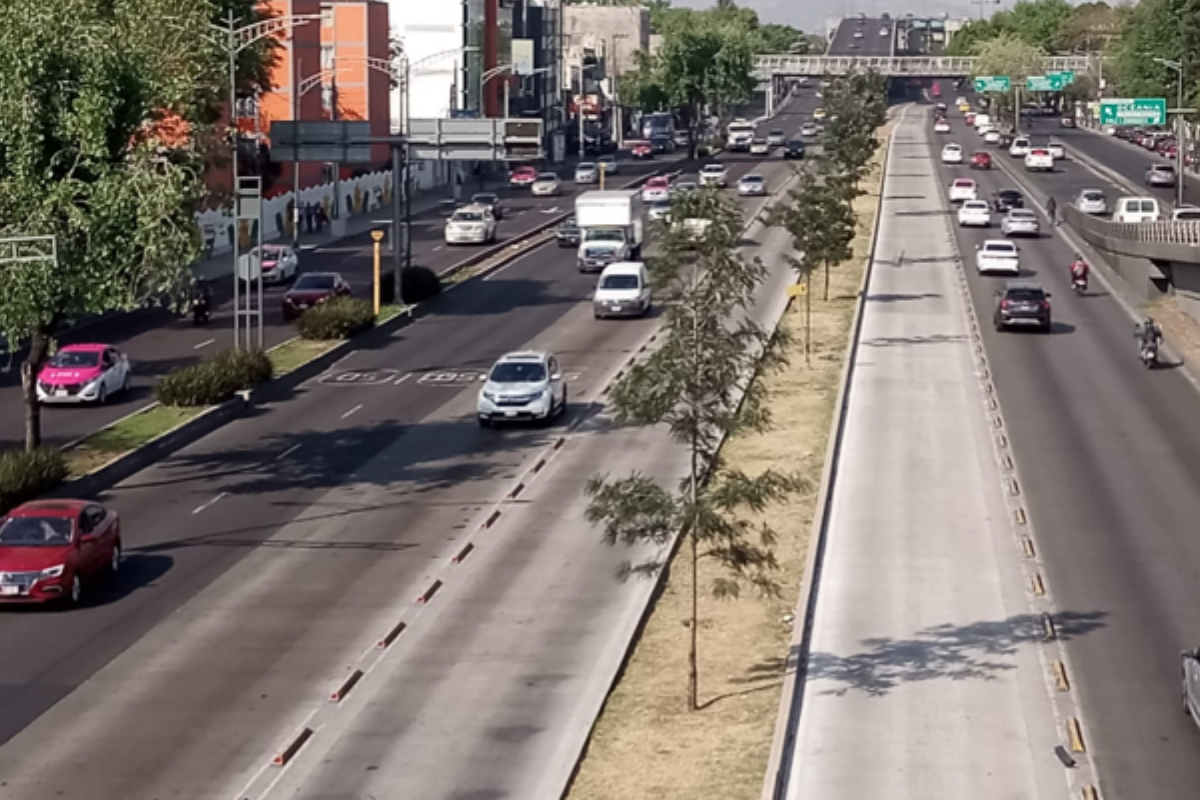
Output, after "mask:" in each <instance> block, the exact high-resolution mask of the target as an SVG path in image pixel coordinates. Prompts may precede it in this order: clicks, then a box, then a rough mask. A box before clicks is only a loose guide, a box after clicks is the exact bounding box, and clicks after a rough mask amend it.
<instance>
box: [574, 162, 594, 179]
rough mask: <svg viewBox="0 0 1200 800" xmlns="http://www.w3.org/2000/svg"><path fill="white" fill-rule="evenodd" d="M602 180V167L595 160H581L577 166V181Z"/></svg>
mask: <svg viewBox="0 0 1200 800" xmlns="http://www.w3.org/2000/svg"><path fill="white" fill-rule="evenodd" d="M599 180H600V168H599V167H597V166H596V163H595V162H594V161H581V162H580V163H579V164H577V165H576V167H575V182H576V183H597V182H598V181H599Z"/></svg>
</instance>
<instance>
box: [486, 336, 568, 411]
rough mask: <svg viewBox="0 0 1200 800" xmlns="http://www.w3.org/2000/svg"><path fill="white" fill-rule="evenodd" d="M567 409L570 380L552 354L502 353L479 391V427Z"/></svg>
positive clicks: (533, 352) (531, 352) (530, 352)
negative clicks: (568, 383) (568, 382)
mask: <svg viewBox="0 0 1200 800" xmlns="http://www.w3.org/2000/svg"><path fill="white" fill-rule="evenodd" d="M566 409H567V383H566V380H565V379H564V378H563V372H562V367H561V366H559V363H558V359H557V358H556V357H555V356H553V355H551V354H550V353H544V352H535V351H528V350H527V351H522V352H518V353H509V354H508V355H505V356H501V357H500V360H499V361H497V362H496V363H495V364H494V365H493V366H492V371H491V372H490V373H488V377H487V382H486V383H484V384H483V388H482V389H480V390H479V401H478V404H477V411H478V415H479V426H480V427H481V428H488V427H491V425H492V423H494V422H497V421H508V422H518V421H538V420H546V421H548V420H550V419H552V418H553V417H556V416H558V415H559V414H561V413H563V412H564V411H566Z"/></svg>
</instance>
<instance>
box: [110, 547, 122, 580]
mask: <svg viewBox="0 0 1200 800" xmlns="http://www.w3.org/2000/svg"><path fill="white" fill-rule="evenodd" d="M108 571H109V573H110V574H112V575H116V574H117V573H118V572H120V571H121V545H120V543H117V544H115V545H113V549H112V555H111V556H110V557H109V559H108Z"/></svg>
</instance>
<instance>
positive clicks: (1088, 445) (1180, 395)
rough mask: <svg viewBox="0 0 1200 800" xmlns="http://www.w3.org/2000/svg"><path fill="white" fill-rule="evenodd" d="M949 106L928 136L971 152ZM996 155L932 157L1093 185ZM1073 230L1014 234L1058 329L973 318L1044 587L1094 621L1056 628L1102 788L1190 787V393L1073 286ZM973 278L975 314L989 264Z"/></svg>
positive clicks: (1193, 746)
mask: <svg viewBox="0 0 1200 800" xmlns="http://www.w3.org/2000/svg"><path fill="white" fill-rule="evenodd" d="M951 122H952V126H953V130H952V132H951V134H949V135H947V136H944V137H939V141H938V142H937V143H936V144H935V147H938V146H940V144H941V143H942V140H944V141H959V142H960V143H962V144H963V146H964V149H965V150H966V152H968V153H970V152H971V151H973V150H975V149H980V148H981V147H982V145H981V144H979V140H978V138H977V137H976V136H975V134H974V133H971V132H967V131H965V130H964V126H963V123H962V120H961V118H960V117H958V115H957V114H955V113H953V112H952V114H951ZM1036 133H1037V129H1036V128H1035V135H1036ZM1054 134H1055V135H1057V136H1060V138H1061V139H1062V140H1063V141H1064V142H1065V143H1066V144H1067V151H1068V154H1070V152H1071V150H1072V148H1073V147H1075V146H1079V147H1081V148H1088V147H1092V148H1093V150H1092V151H1091V152H1092V153H1097V154H1098V153H1101V152H1109V153H1113V152H1115V153H1118V155H1116V156H1107V157H1109V158H1110V166H1112V165H1113V164H1114V163H1116V162H1120V163H1121V164H1125V165H1126V166H1125V167H1124V168H1125V169H1134V170H1135V171H1136V173H1137V174H1136V175H1135V178H1137V177H1140V169H1141V167H1140V165H1141V164H1143V163H1144V162H1146V161H1148V159H1147V158H1145V157H1144V156H1140V155H1139V154H1138V153H1137V151H1132V150H1130V151H1129V153H1128V155H1122V154H1121V152H1122V150H1123V149H1124V145H1121V144H1119V143H1116V142H1111V143H1110V142H1104V141H1103V140H1100V139H1096V138H1094V137H1092V136H1091V135H1090V134H1086V133H1082V132H1080V133H1072V132H1070V131H1058V130H1055V131H1054ZM1110 145H1111V147H1110ZM1101 148H1105V149H1104V150H1102V149H1101ZM932 155H933V156H934V157H935V158H936V155H937V154H936V153H932ZM999 158H1000V159H1001V162H1002V163H1003V164H1004V165H1005V166H1008V167H1010V168H1011V169H1012V171H1013V174H1011V175H1010V174H1007V173H1006V172H1004V171H1000V170H996V171H993V172H990V173H989V172H982V171H969V170H968V169H967V168H966V167H945V166H942V167H939V169H940V173H941V176H942V183H943V185H946V184H948V183H949V181H950V180H951V178H952V177H954V176H957V175H963V176H965V175H968V174H970V176H971V177H974V178H976V180H978V181H979V182H980V185H981V189H982V191H983V193H985V194H990V192H991V191H994V190H996V189H998V188H1001V187H1002V186H1013V185H1014V184H1015V185H1016V188H1018V189H1021V188H1025V189H1026V191H1027V192H1029V193H1030V194H1032V195H1033V196H1034V197H1035V198H1036V199H1039V200H1041V199H1044V197H1045V196H1046V195H1048V194H1053V195H1055V196H1056V197H1058V198H1060V200H1059V202H1060V203H1061V202H1065V201H1066V200H1067V198H1069V197H1070V196H1071V195H1072V194H1073V193H1074V191H1076V190H1077V189H1078V188H1083V187H1085V186H1097V187H1098V188H1104V187H1103V186H1102V185H1101V181H1100V179H1099V178H1097V177H1096V176H1095V175H1090V174H1089V173H1088V171H1087V170H1086V169H1084V168H1083V167H1081V166H1080V165H1079V164H1077V163H1072V162H1071V161H1068V162H1067V163H1066V164H1065V165H1062V166H1061V167H1060V169H1059V170H1058V171H1055V172H1054V173H1051V174H1049V175H1043V176H1034V175H1029V174H1027V173H1025V172H1024V171H1023V170H1021V169H1020V167H1019V166H1017V165H1016V164H1015V163H1010V162H1009V161H1007V156H1005V155H1000V156H999ZM1116 168H1122V167H1120V166H1119V164H1118V165H1117V167H1116ZM1030 189H1032V191H1030ZM1112 196H1113V195H1112V194H1110V197H1112ZM995 235H997V231H996V230H994V229H993V230H992V231H990V232H983V231H975V230H971V231H959V232H958V234H957V238H958V243H959V248H960V250H962V251H963V253H965V254H967V256H968V257H969V256H970V254H971V253H972V251H973V248H974V245H975V244H977V243H979V242H980V241H982V240H983V239H984V238H986V237H987V236H995ZM1080 246H1081V245H1080V244H1079V243H1078V242H1077V240H1075V239H1074V238H1073V237H1072V234H1071V232H1070V231H1069V230H1068V229H1066V228H1060V229H1058V230H1056V231H1055V232H1054V235H1052V236H1051V235H1044V236H1043V237H1042V238H1040V239H1038V240H1036V241H1029V242H1027V243H1025V244H1023V245H1022V252H1021V260H1022V268H1023V270H1025V272H1026V274H1027V275H1028V276H1029V277H1031V278H1036V279H1037V280H1039V281H1040V282H1042V283H1043V284H1044V285H1045V286H1046V288H1047V289H1048V290H1049V291H1051V292H1052V293H1053V294H1054V298H1053V300H1052V303H1053V306H1054V320H1055V322H1054V331H1053V333H1052V334H1051V335H1049V336H1040V335H1036V334H1030V335H1020V334H1013V333H1003V334H998V333H993V331H992V330H991V329H990V328H989V327H988V326H987V325H985V324H983V323H981V326H982V327H983V330H984V341H985V346H986V348H987V354H988V359H989V361H990V364H991V370H992V374H993V376H994V378H995V384H996V387H997V392H998V396H999V399H1000V405H1001V408H1002V409H1003V412H1004V416H1005V419H1006V421H1007V423H1006V424H1007V428H1008V434H1009V437H1010V439H1011V441H1012V446H1013V448H1014V452H1015V454H1016V456H1015V457H1016V463H1017V468H1018V470H1019V473H1020V482H1021V486H1022V487H1023V493H1024V498H1025V503H1026V506H1027V508H1028V513H1029V518H1030V520H1031V525H1032V528H1033V531H1034V538H1035V540H1036V542H1037V549H1038V554H1039V559H1040V562H1041V563H1042V564H1044V568H1045V571H1046V574H1047V588H1048V596H1049V597H1050V598H1051V600H1052V601H1053V604H1054V606H1056V608H1057V609H1058V610H1059V611H1058V613H1060V614H1070V615H1074V616H1075V617H1077V618H1079V619H1087V620H1089V621H1090V622H1089V627H1090V628H1091V630H1089V631H1087V632H1084V631H1079V632H1078V633H1075V634H1071V635H1068V636H1067V637H1066V651H1067V653H1068V655H1069V657H1070V662H1069V667H1070V670H1071V672H1072V675H1071V680H1072V684H1073V686H1074V687H1075V688H1074V690H1073V694H1076V695H1077V697H1078V700H1079V702H1080V703H1081V705H1082V708H1083V720H1084V724H1085V738H1086V740H1087V747H1088V751H1089V755H1088V759H1089V760H1094V762H1095V764H1096V765H1097V768H1098V770H1099V774H1100V780H1101V786H1100V789H1101V796H1102V797H1104V798H1106V799H1107V800H1140V799H1142V798H1149V797H1155V798H1157V797H1185V796H1194V793H1195V792H1197V791H1198V790H1200V757H1198V756H1200V735H1198V732H1197V730H1196V728H1195V725H1194V723H1193V722H1192V721H1191V720H1189V719H1188V718H1187V717H1186V716H1184V715H1183V713H1182V712H1181V710H1180V696H1179V691H1180V689H1179V674H1180V665H1179V651H1180V650H1181V649H1183V648H1186V647H1192V646H1195V644H1196V642H1197V641H1198V640H1200V606H1198V605H1197V604H1196V602H1195V589H1196V586H1197V583H1198V581H1200V539H1198V538H1197V537H1196V536H1195V535H1194V529H1193V527H1192V526H1193V525H1194V524H1195V521H1196V520H1197V519H1200V494H1198V493H1197V492H1196V489H1195V486H1196V481H1197V478H1198V477H1200V428H1197V426H1196V424H1195V419H1196V413H1197V401H1198V398H1197V395H1196V389H1195V387H1194V386H1193V385H1192V384H1191V383H1190V382H1189V380H1188V377H1187V376H1186V375H1185V374H1184V372H1183V370H1180V369H1175V368H1172V367H1173V366H1174V365H1168V366H1166V367H1165V368H1161V369H1158V370H1155V371H1152V372H1147V371H1146V370H1145V369H1144V368H1142V366H1141V365H1140V364H1139V362H1138V360H1137V356H1136V348H1135V346H1134V342H1133V340H1132V336H1131V331H1132V323H1133V320H1132V318H1131V316H1129V314H1128V312H1127V311H1126V310H1125V309H1124V308H1123V307H1122V305H1121V304H1119V303H1118V302H1117V300H1116V299H1115V298H1114V297H1112V296H1110V295H1109V293H1108V291H1107V290H1106V287H1105V286H1104V285H1103V284H1102V283H1101V282H1100V281H1097V280H1093V284H1092V287H1091V291H1090V293H1089V295H1087V296H1084V297H1076V296H1074V295H1073V294H1072V293H1071V291H1070V284H1069V280H1068V276H1067V265H1068V264H1069V263H1070V261H1071V259H1072V255H1073V253H1074V252H1075V251H1076V249H1077V248H1079V247H1080ZM1084 252H1085V254H1087V253H1088V251H1087V250H1086V249H1085V250H1084ZM1092 258H1093V259H1094V258H1095V257H1094V256H1092ZM968 273H971V270H970V269H968ZM969 280H970V284H971V287H972V291H973V296H974V302H975V306H976V310H977V312H978V313H979V315H980V317H981V318H982V319H984V320H985V321H986V319H987V318H988V317H989V316H990V314H991V313H992V309H993V306H992V303H993V302H994V299H993V297H992V290H993V289H994V288H996V287H997V285H998V284H999V283H1000V279H994V278H988V279H983V278H979V277H978V276H976V275H974V274H970V278H969Z"/></svg>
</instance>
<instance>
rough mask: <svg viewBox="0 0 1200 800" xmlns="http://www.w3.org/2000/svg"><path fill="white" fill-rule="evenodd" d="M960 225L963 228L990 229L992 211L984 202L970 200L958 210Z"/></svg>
mask: <svg viewBox="0 0 1200 800" xmlns="http://www.w3.org/2000/svg"><path fill="white" fill-rule="evenodd" d="M958 224H959V227H962V228H990V227H991V225H992V210H991V209H990V208H988V204H987V203H986V202H984V201H983V200H968V201H967V202H965V203H963V204H962V206H961V207H960V208H959V209H958Z"/></svg>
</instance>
